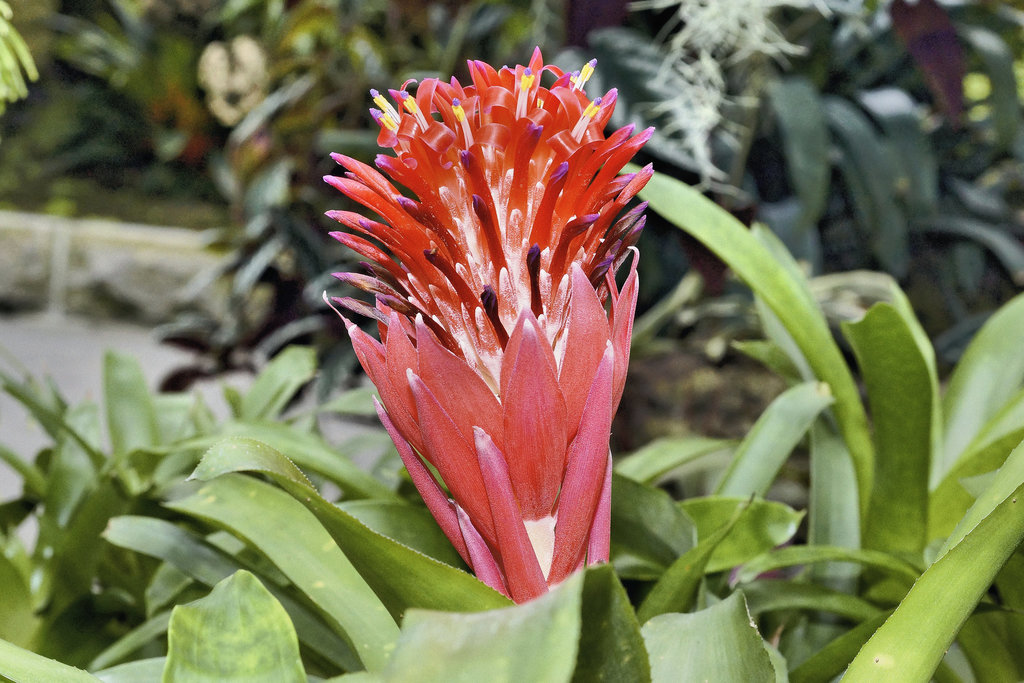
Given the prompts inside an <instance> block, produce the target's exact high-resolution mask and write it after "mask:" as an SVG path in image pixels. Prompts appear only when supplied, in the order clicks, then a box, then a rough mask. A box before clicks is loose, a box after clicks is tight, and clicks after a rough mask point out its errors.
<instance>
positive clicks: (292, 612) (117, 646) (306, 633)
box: [90, 516, 359, 669]
mask: <svg viewBox="0 0 1024 683" xmlns="http://www.w3.org/2000/svg"><path fill="white" fill-rule="evenodd" d="M103 537H104V538H105V539H106V540H107V541H108V542H110V543H113V544H114V545H117V546H120V547H122V548H127V549H130V550H133V551H135V552H138V553H142V554H144V555H149V556H151V557H156V558H158V559H161V560H164V561H165V562H167V563H169V565H170V566H172V567H175V568H176V569H177V570H178V571H181V572H183V573H184V574H185V575H187V576H188V577H191V578H192V579H195V580H196V581H198V582H200V583H201V584H203V585H206V586H211V587H212V586H214V585H216V584H217V583H218V582H220V581H222V580H223V579H225V578H227V577H228V576H231V575H232V574H233V573H234V572H235V571H237V570H238V569H240V568H243V567H241V566H240V562H239V561H238V560H237V559H235V558H232V557H229V556H227V555H225V554H224V553H223V552H222V551H221V550H220V549H217V548H214V547H213V546H212V545H211V544H209V543H207V542H206V541H205V540H204V539H201V538H199V537H197V536H196V535H194V534H192V533H190V532H188V531H186V530H185V529H182V528H181V527H178V526H176V525H174V524H171V523H170V522H167V521H164V520H161V519H156V518H154V517H134V516H124V517H115V518H114V519H112V520H110V524H109V525H108V526H107V529H106V531H104V533H103ZM232 538H233V537H232ZM154 580H155V579H154ZM268 588H269V590H270V591H271V592H272V593H273V594H274V596H275V597H276V598H277V599H278V601H280V602H281V604H282V605H283V606H284V608H285V610H286V611H287V612H288V615H289V616H290V617H291V619H292V623H294V624H295V630H296V631H297V632H298V634H299V640H301V641H302V643H303V644H304V645H306V646H308V647H309V648H310V649H311V650H313V651H314V652H317V653H318V654H320V655H321V656H323V657H324V658H325V659H327V660H328V661H331V662H334V663H335V664H336V665H337V666H339V667H341V668H345V669H353V668H358V667H359V661H358V659H357V657H356V655H355V653H354V652H352V651H351V647H350V646H349V644H348V643H346V642H345V641H344V640H343V639H342V638H341V637H340V636H338V635H337V634H336V633H335V632H334V631H332V630H329V629H328V628H327V627H326V626H325V625H324V623H323V621H321V619H320V618H319V616H317V615H314V614H313V613H312V611H311V608H309V607H307V606H306V605H304V604H302V603H300V602H298V601H296V600H295V599H294V598H291V597H289V596H288V595H287V594H286V593H284V592H282V591H281V590H280V589H278V588H277V587H276V586H274V585H270V586H268ZM151 622H153V624H152V627H151V628H157V626H158V623H159V622H158V620H157V618H156V617H154V619H151V620H150V621H147V622H146V623H145V624H143V625H142V626H140V627H139V629H136V630H137V631H142V632H141V633H136V631H131V632H129V633H127V634H125V635H124V636H123V637H122V638H121V639H120V640H118V641H117V642H116V643H114V644H113V645H111V646H110V647H109V648H107V649H106V650H104V651H103V652H102V653H101V654H100V655H98V656H97V657H96V659H94V660H93V662H92V663H91V665H90V668H98V667H100V666H107V665H109V664H111V663H113V662H117V661H120V660H121V659H122V658H123V657H124V656H125V654H129V653H130V652H131V651H132V650H133V649H134V648H136V647H138V645H141V644H143V643H141V642H140V641H141V640H144V639H145V638H146V634H147V633H149V631H147V630H145V627H146V626H147V624H151ZM126 649H127V650H128V652H127V653H126V652H125V650H126Z"/></svg>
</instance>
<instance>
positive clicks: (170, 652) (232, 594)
mask: <svg viewBox="0 0 1024 683" xmlns="http://www.w3.org/2000/svg"><path fill="white" fill-rule="evenodd" d="M164 680H165V681H174V680H185V681H197V682H199V681H210V682H211V683H214V682H221V681H225V682H227V681H245V682H246V683H258V682H260V681H266V682H267V683H286V682H287V681H299V682H301V683H305V681H306V672H305V670H304V669H303V668H302V659H301V658H300V657H299V641H298V639H297V638H296V636H295V629H294V628H293V627H292V622H291V621H290V620H289V619H288V614H287V613H286V612H285V611H284V608H283V607H281V603H279V602H278V601H277V600H275V599H274V596H273V595H271V594H270V592H269V591H268V590H267V589H266V588H264V586H263V584H261V583H260V581H259V579H257V578H256V577H255V576H253V575H252V574H250V573H249V572H247V571H239V572H237V573H236V574H234V575H232V576H231V577H229V578H227V579H224V580H223V581H221V582H220V583H218V584H217V585H216V586H214V588H213V590H212V591H210V594H209V595H207V596H206V597H205V598H202V599H201V600H197V601H195V602H193V603H190V604H188V605H178V606H177V607H175V608H174V612H173V613H172V614H171V623H170V627H169V628H168V632H167V662H166V665H165V668H164Z"/></svg>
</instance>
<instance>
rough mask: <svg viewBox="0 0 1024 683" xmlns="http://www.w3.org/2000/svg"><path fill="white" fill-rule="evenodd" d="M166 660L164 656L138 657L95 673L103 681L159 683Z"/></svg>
mask: <svg viewBox="0 0 1024 683" xmlns="http://www.w3.org/2000/svg"><path fill="white" fill-rule="evenodd" d="M166 662H167V658H166V657H152V658H150V659H139V660H136V661H134V662H126V663H124V664H120V665H118V666H114V667H111V668H109V669H104V670H103V671H97V672H96V674H95V675H96V678H98V679H99V680H101V681H103V683H161V681H162V680H163V676H164V666H165V665H166Z"/></svg>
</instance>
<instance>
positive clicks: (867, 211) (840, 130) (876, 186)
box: [823, 96, 910, 277]
mask: <svg viewBox="0 0 1024 683" xmlns="http://www.w3.org/2000/svg"><path fill="white" fill-rule="evenodd" d="M823 102H824V105H823V106H824V109H825V117H826V119H827V120H828V123H829V127H830V128H831V129H832V132H833V133H834V134H835V136H836V138H837V139H838V143H839V146H840V147H841V148H842V150H843V154H844V162H845V163H843V164H841V165H840V168H841V169H842V170H843V172H844V178H845V179H846V181H847V184H848V185H849V187H850V190H851V194H853V196H854V200H855V201H856V202H857V204H858V207H859V209H860V211H859V212H858V216H857V217H858V219H859V221H860V223H861V224H862V228H863V229H864V230H865V231H866V232H868V233H869V234H870V235H871V238H872V251H873V252H874V256H875V258H876V259H877V260H878V262H879V263H881V264H882V265H883V266H884V267H885V270H886V271H887V272H889V273H892V274H893V275H894V276H896V277H903V276H904V275H906V272H907V267H908V264H909V261H910V254H909V247H908V242H907V220H906V216H904V214H903V212H902V211H901V210H900V207H899V205H898V204H897V203H896V199H895V194H896V187H897V178H896V177H894V173H893V169H895V168H897V167H898V166H897V164H898V159H899V156H898V154H897V152H896V150H895V149H893V148H892V146H891V145H890V143H889V141H888V140H886V139H885V138H883V137H882V136H880V135H879V134H878V133H877V130H876V129H875V127H874V126H872V124H871V122H870V121H869V120H868V118H867V117H866V116H865V115H864V114H863V113H862V112H861V111H860V110H859V109H858V108H857V107H855V106H854V105H853V104H851V103H850V102H849V101H847V100H845V99H843V98H841V97H838V96H827V97H825V98H823Z"/></svg>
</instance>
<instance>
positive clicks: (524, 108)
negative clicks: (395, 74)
mask: <svg viewBox="0 0 1024 683" xmlns="http://www.w3.org/2000/svg"><path fill="white" fill-rule="evenodd" d="M593 68H594V62H590V63H589V64H586V65H584V66H583V68H582V69H580V71H578V72H575V73H571V74H568V73H563V72H562V71H561V70H560V69H558V68H556V67H553V66H545V65H544V64H543V61H542V57H541V54H540V51H539V50H538V51H535V52H534V55H533V57H532V59H531V60H530V64H529V65H527V66H522V65H520V66H517V67H515V68H510V67H503V68H502V69H501V70H495V69H494V68H492V67H491V66H489V65H487V64H485V63H483V62H478V61H474V62H470V63H469V70H470V74H471V77H472V85H468V86H465V87H464V86H462V85H461V84H460V83H459V82H458V81H457V80H455V79H454V78H453V79H452V80H451V81H450V82H448V83H446V82H443V81H439V80H437V79H425V80H424V81H423V82H421V83H419V85H418V87H417V88H416V90H415V94H413V93H411V92H409V90H408V89H407V88H408V86H409V85H410V84H409V83H406V84H405V85H404V86H403V87H402V89H400V90H392V91H390V92H389V95H390V99H389V98H388V97H386V96H384V95H383V94H381V93H379V92H377V91H371V97H372V98H373V101H374V104H375V105H376V108H375V109H372V110H371V113H372V114H373V116H374V118H375V119H376V121H377V122H378V124H379V125H380V127H381V129H380V135H379V138H378V140H379V142H380V144H381V145H382V146H386V147H390V148H392V149H393V150H394V152H395V155H394V156H387V155H379V156H378V157H377V159H376V165H377V168H378V169H380V170H381V171H383V172H384V173H385V174H387V176H388V178H390V180H389V179H388V178H385V177H384V175H382V174H381V173H380V172H378V171H377V170H375V169H373V168H371V167H369V166H367V165H365V164H363V163H360V162H359V161H356V160H354V159H351V158H348V157H344V156H341V155H334V159H335V160H336V161H337V162H338V163H340V164H341V165H342V166H344V167H345V169H346V171H347V173H345V174H344V176H341V177H335V176H328V177H327V178H325V180H326V181H327V182H328V183H330V184H331V185H333V186H334V187H336V188H337V189H339V190H340V191H341V192H343V193H344V194H346V195H347V196H348V197H350V198H351V199H353V200H355V201H356V202H358V203H360V204H362V205H363V206H364V207H366V208H367V209H369V210H370V211H372V212H373V213H374V214H376V216H377V217H378V218H379V220H377V219H375V218H368V217H365V216H363V215H360V214H358V213H354V212H349V211H332V212H329V214H328V215H329V216H330V217H332V218H334V219H335V220H337V221H339V222H340V223H342V224H343V225H345V226H347V227H348V228H349V230H350V231H351V232H339V233H332V234H333V235H334V237H336V238H337V239H338V240H339V241H341V242H342V243H344V244H346V245H348V246H349V247H351V248H352V249H353V250H355V251H356V252H358V253H359V254H360V255H362V256H363V257H364V258H365V259H366V262H365V263H364V264H363V265H364V266H365V267H366V269H367V271H368V274H366V275H363V274H355V273H338V274H336V277H338V278H339V279H341V280H343V281H345V282H347V283H349V284H351V285H354V286H355V287H357V288H360V289H362V290H365V291H368V292H371V293H372V294H374V296H375V300H376V301H375V305H374V306H372V307H371V306H369V305H367V304H364V303H362V302H360V301H358V300H354V299H335V301H336V302H337V303H339V304H340V305H342V306H344V307H345V308H348V309H349V310H352V311H355V312H358V313H362V314H365V315H369V316H372V317H374V318H376V319H377V321H378V323H379V325H378V327H379V330H380V335H381V341H380V342H378V341H376V340H375V339H373V338H372V337H370V336H369V335H367V334H365V333H364V332H362V331H361V330H360V329H359V328H358V327H356V326H355V325H353V324H352V323H351V322H349V321H347V320H346V324H347V325H348V329H349V333H350V335H351V337H352V341H353V345H354V347H355V349H356V353H357V355H358V357H359V360H360V362H361V364H362V366H363V368H364V369H365V370H366V372H367V374H368V375H369V377H370V379H371V380H372V381H373V382H374V384H376V386H377V388H378V391H379V392H380V395H381V400H382V402H383V405H378V414H379V415H380V417H381V420H382V422H383V423H384V426H385V427H386V428H387V429H388V431H389V433H390V434H391V436H392V438H393V440H394V441H395V444H396V446H397V447H398V450H399V453H400V454H401V456H402V458H403V461H404V462H405V465H406V467H407V469H408V470H409V473H410V475H411V476H412V479H413V482H414V483H415V484H416V486H417V488H418V489H419V491H420V493H421V495H422V496H423V498H424V501H425V502H426V504H427V506H428V507H429V509H430V511H431V513H432V514H433V515H434V517H435V518H436V519H437V521H438V523H439V524H440V526H441V528H442V529H443V530H444V532H445V534H446V535H447V536H448V538H449V539H450V540H451V541H452V544H453V545H454V546H455V548H456V549H457V550H458V551H459V552H460V554H461V555H462V557H463V558H464V559H465V561H466V562H467V564H468V565H469V566H470V567H472V569H473V570H474V571H475V572H476V574H477V576H478V577H479V578H480V579H481V580H483V581H484V582H486V583H488V584H489V585H491V586H492V587H494V588H496V589H497V590H500V591H502V592H504V593H505V594H507V595H509V596H511V597H512V598H513V599H515V600H516V601H523V600H528V599H530V598H533V597H536V596H537V595H540V594H541V593H543V592H544V591H546V590H547V587H548V586H550V585H554V584H557V583H558V582H560V581H562V580H563V579H564V578H565V577H566V576H567V575H568V574H569V573H570V572H572V571H574V570H576V569H577V568H579V567H581V566H583V565H584V564H585V563H594V562H599V561H606V560H607V558H608V535H609V531H608V525H609V505H610V503H609V500H610V498H609V496H610V484H611V469H610V458H609V453H608V438H609V430H610V427H611V418H612V415H613V413H614V410H615V407H616V406H617V404H618V401H619V397H620V396H621V394H622V385H623V383H624V381H625V374H626V365H627V363H628V358H629V337H630V333H631V329H632V322H633V312H634V309H635V306H636V295H637V276H636V261H635V259H634V260H633V263H632V266H631V269H630V273H629V276H628V277H627V279H626V282H625V284H624V285H623V288H622V291H621V292H620V291H619V289H618V287H617V285H616V282H615V277H614V276H615V272H616V270H617V269H618V267H619V265H620V264H621V263H622V262H623V261H624V260H625V259H626V257H627V256H628V253H629V249H630V247H631V246H632V245H633V244H634V242H635V241H636V239H637V237H638V235H639V232H640V230H641V229H642V227H643V223H644V218H643V216H642V211H643V206H640V207H637V208H636V209H634V210H632V211H629V212H627V213H625V214H624V215H621V216H620V214H621V213H622V211H623V209H624V208H625V206H626V204H627V203H628V202H629V200H630V199H632V198H633V196H634V195H636V193H637V192H638V191H639V190H640V189H641V188H642V187H643V185H644V184H645V183H646V182H647V180H648V179H649V178H650V176H651V173H652V171H651V169H650V167H647V168H644V169H643V170H641V171H639V172H637V173H633V174H626V175H621V176H620V175H618V173H619V171H620V170H621V169H622V166H623V165H624V164H625V163H626V162H627V161H629V159H630V158H631V157H632V156H633V155H634V154H635V153H636V151H637V150H638V149H639V148H640V147H641V146H642V145H643V144H644V142H646V141H647V139H648V138H649V137H650V135H651V132H652V131H651V130H645V131H643V132H641V133H639V134H634V131H633V128H632V127H631V126H629V127H626V128H623V129H620V130H618V131H616V132H614V133H612V134H611V135H609V136H607V137H605V135H604V133H603V128H604V125H605V123H606V122H607V120H608V118H609V116H610V115H611V110H612V107H613V106H614V102H615V91H614V90H612V91H609V92H607V93H605V94H604V95H602V96H601V97H597V98H594V99H590V98H588V97H587V95H586V94H585V91H584V87H585V84H586V81H587V79H588V78H589V76H590V74H591V73H592V72H593ZM546 75H547V76H548V78H547V80H552V81H553V83H552V84H551V85H549V86H545V85H544V84H543V83H542V79H543V78H544V77H545V76H546ZM392 183H396V184H398V185H401V186H404V187H405V188H406V189H407V190H408V191H410V192H411V193H412V194H413V196H414V197H415V198H412V197H409V196H406V195H404V194H403V193H402V192H400V191H399V190H398V189H397V188H396V186H395V185H394V184H392ZM382 247H383V248H382ZM427 464H429V465H430V466H432V467H433V470H434V471H436V475H437V476H435V474H434V472H432V471H431V469H430V468H429V467H428V466H427Z"/></svg>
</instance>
